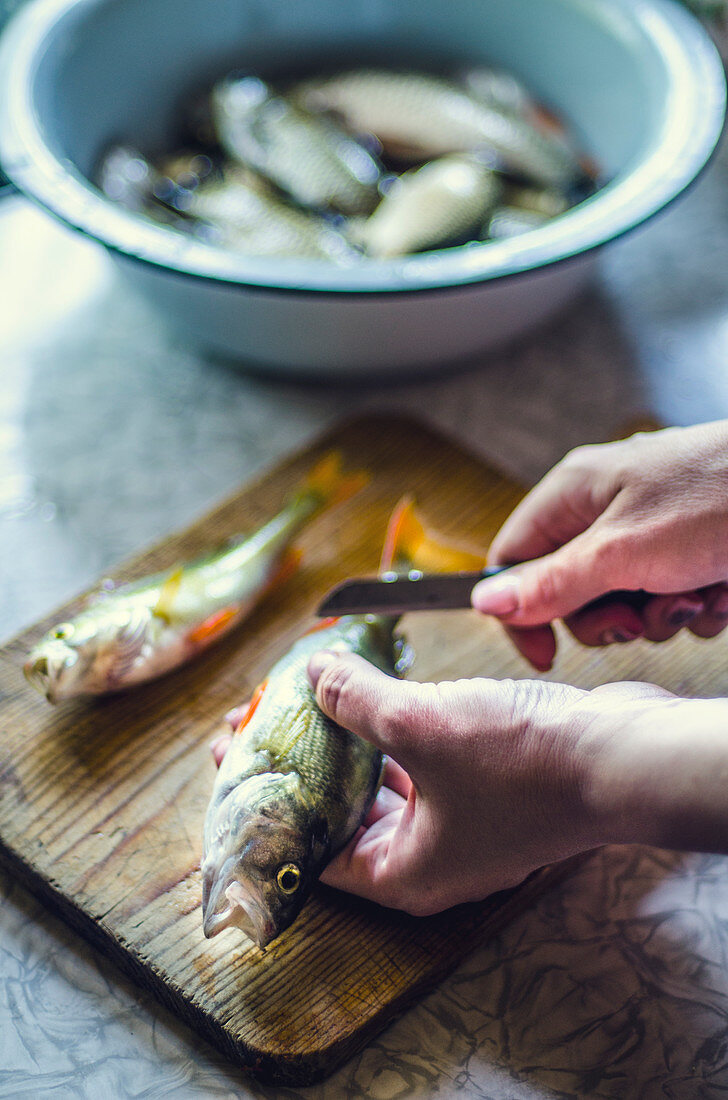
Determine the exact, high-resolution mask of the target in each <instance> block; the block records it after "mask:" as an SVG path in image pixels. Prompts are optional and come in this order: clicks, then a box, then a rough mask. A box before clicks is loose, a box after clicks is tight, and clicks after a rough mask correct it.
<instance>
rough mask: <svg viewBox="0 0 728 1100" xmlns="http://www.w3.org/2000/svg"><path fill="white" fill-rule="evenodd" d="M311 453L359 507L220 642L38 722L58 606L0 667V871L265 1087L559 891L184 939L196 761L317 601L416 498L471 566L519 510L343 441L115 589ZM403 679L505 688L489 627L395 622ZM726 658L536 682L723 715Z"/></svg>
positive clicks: (435, 458)
mask: <svg viewBox="0 0 728 1100" xmlns="http://www.w3.org/2000/svg"><path fill="white" fill-rule="evenodd" d="M332 447H335V448H338V449H340V450H341V451H342V453H343V456H344V459H345V462H346V464H347V466H349V467H350V468H361V467H364V468H366V469H367V470H368V471H369V472H370V474H371V481H370V483H369V485H368V486H367V487H366V488H365V489H364V490H363V491H362V492H361V493H359V494H358V495H357V496H356V497H354V498H353V499H351V500H349V501H348V502H346V503H345V504H343V505H340V506H339V507H337V508H335V509H333V510H332V511H330V512H328V513H327V514H325V515H323V516H321V517H320V518H319V519H317V520H316V521H315V522H314V523H313V524H312V525H311V527H310V528H309V529H308V530H307V531H306V532H305V533H304V535H303V536H302V538H301V539H300V545H301V547H302V549H303V551H304V564H303V567H302V569H301V570H300V572H299V573H298V574H297V575H296V576H295V577H293V578H291V579H290V580H289V581H287V582H286V583H285V585H284V586H283V587H281V588H280V589H279V590H278V591H277V592H275V593H274V594H273V595H272V596H271V597H269V598H268V599H267V601H266V602H265V604H264V605H261V607H260V608H259V610H258V611H257V612H256V613H255V614H254V615H253V616H252V618H251V619H249V620H248V622H247V624H245V625H244V626H243V627H242V628H241V629H239V630H238V631H237V633H236V634H235V635H234V636H232V637H230V638H228V639H226V640H224V641H222V642H221V643H220V644H219V645H218V646H217V648H215V649H214V650H212V651H210V652H208V654H207V655H205V656H203V657H202V658H201V659H199V660H198V661H197V662H196V663H194V664H192V665H190V666H189V667H188V668H186V669H183V670H180V671H179V672H177V673H174V674H172V675H170V676H168V677H166V678H165V679H164V680H161V681H159V682H157V683H156V684H152V685H149V686H147V687H145V688H141V689H137V690H136V691H135V692H130V693H128V694H125V695H118V696H116V697H114V698H109V699H105V700H100V701H96V702H78V703H68V704H64V705H62V706H59V707H57V708H52V707H50V706H49V705H48V704H47V703H46V702H45V701H44V700H43V699H41V697H40V696H39V695H37V694H36V693H35V692H34V691H33V690H32V689H31V688H30V687H29V686H28V685H27V684H26V683H25V681H24V679H23V676H22V673H21V668H22V663H23V660H24V657H25V655H26V653H27V651H28V649H29V647H30V646H31V645H32V644H33V643H34V642H35V641H36V640H37V639H38V638H39V636H40V635H41V634H42V633H43V632H44V631H45V630H46V629H47V628H48V627H49V626H50V625H52V623H54V622H57V621H58V620H59V619H64V618H68V617H69V615H70V614H71V613H72V611H73V610H74V609H75V607H76V606H78V603H79V602H80V600H79V601H76V602H75V603H74V604H72V605H69V606H67V607H66V608H62V609H61V610H59V611H56V612H55V613H54V614H53V615H52V616H49V618H48V619H47V620H45V621H44V622H42V623H38V624H37V625H36V626H34V627H32V628H31V629H30V630H28V631H26V632H25V633H23V634H22V635H21V636H19V637H17V638H15V639H14V640H13V641H11V642H10V643H8V644H7V645H6V646H5V647H4V649H3V650H2V651H0V738H1V740H0V746H1V747H0V858H2V860H3V862H4V863H5V864H6V865H7V866H8V867H9V868H10V870H11V872H12V873H14V874H16V875H17V876H18V878H19V879H20V880H22V881H23V882H24V883H25V885H26V886H28V887H29V888H30V889H31V890H33V891H34V893H36V894H37V895H38V896H39V897H40V898H41V899H43V900H44V901H45V902H47V903H48V905H49V906H50V907H51V908H52V909H53V911H54V912H56V913H59V914H60V915H61V916H63V917H64V918H65V919H66V920H67V921H68V922H69V923H70V924H71V925H72V926H73V927H74V928H76V929H78V931H79V932H80V933H81V934H82V935H83V936H85V937H86V938H87V939H88V940H90V941H91V942H92V943H93V944H94V945H95V946H97V947H99V948H100V949H101V950H103V951H105V952H106V953H107V954H108V955H110V956H111V957H112V958H113V959H114V960H115V961H116V963H117V964H118V965H119V966H120V967H121V968H122V969H123V970H124V971H125V972H126V973H128V974H130V975H131V976H132V977H134V978H135V979H136V980H137V981H138V982H139V983H140V984H142V985H143V986H145V987H146V988H150V989H152V990H153V991H154V992H155V993H156V994H157V996H158V997H159V999H160V1000H161V1001H163V1002H164V1003H165V1004H166V1005H168V1006H169V1007H171V1008H172V1009H173V1011H174V1012H175V1014H176V1015H177V1016H178V1017H181V1018H182V1019H184V1020H185V1021H186V1022H187V1023H188V1024H189V1025H190V1026H191V1027H192V1028H193V1029H194V1031H195V1032H196V1033H197V1034H203V1035H205V1036H206V1037H207V1038H208V1039H209V1040H210V1041H211V1042H213V1043H214V1044H215V1045H216V1046H218V1047H219V1048H220V1049H221V1050H222V1051H223V1052H224V1053H225V1054H226V1055H228V1056H229V1057H230V1058H231V1059H232V1060H233V1061H235V1062H237V1063H239V1064H240V1065H242V1066H244V1067H245V1068H246V1069H247V1070H248V1071H250V1072H252V1073H255V1074H257V1075H258V1076H259V1077H260V1078H262V1079H265V1080H273V1081H278V1082H287V1083H291V1084H299V1085H301V1084H307V1083H311V1082H314V1081H316V1080H319V1079H321V1078H322V1077H324V1076H326V1075H327V1074H328V1073H330V1072H331V1071H332V1070H334V1069H335V1068H336V1067H337V1066H338V1065H339V1064H340V1063H341V1062H342V1061H344V1060H345V1059H347V1058H349V1057H350V1056H351V1055H352V1054H353V1053H354V1052H355V1051H356V1050H357V1049H358V1048H360V1047H361V1046H362V1045H363V1044H364V1043H366V1042H367V1041H368V1040H370V1039H371V1038H372V1037H373V1036H374V1035H375V1034H376V1033H377V1032H378V1031H380V1030H381V1029H382V1028H383V1027H384V1026H385V1025H386V1024H387V1023H388V1022H389V1021H390V1020H391V1019H392V1018H393V1017H394V1016H395V1015H397V1014H398V1013H400V1012H401V1011H402V1010H403V1009H404V1008H405V1007H406V1006H407V1005H408V1004H410V1003H412V1001H413V1000H414V999H415V998H417V997H418V996H420V995H421V994H422V993H423V992H424V991H426V990H427V989H428V988H430V987H431V986H432V985H433V984H434V983H435V982H436V981H437V980H438V979H440V978H441V977H442V976H444V975H445V974H446V973H447V972H448V971H450V970H451V969H452V968H453V967H454V966H455V965H456V964H457V963H458V961H459V960H460V959H461V958H462V957H463V956H464V955H465V953H466V952H467V951H468V950H470V949H471V948H472V947H473V946H475V945H476V944H479V943H482V942H483V941H484V940H485V939H486V937H487V936H488V935H490V934H492V932H493V931H494V929H496V928H497V927H499V926H501V925H502V924H503V923H504V922H505V921H506V920H508V919H509V918H510V917H512V916H513V915H515V914H516V913H519V912H521V911H523V909H524V908H527V907H528V906H529V905H531V904H532V903H533V900H534V898H535V897H536V896H537V895H538V894H539V893H540V892H541V891H543V890H544V889H545V888H546V887H547V886H549V885H550V884H552V883H553V882H554V880H555V879H556V878H558V877H559V876H560V875H563V873H564V871H565V870H566V869H568V867H567V866H565V865H561V866H560V867H559V868H552V869H546V870H544V871H542V872H540V873H539V874H538V875H536V876H534V877H533V878H532V879H530V880H529V882H528V883H526V884H525V885H524V886H522V887H520V888H519V889H518V890H516V891H513V892H511V893H510V894H507V895H499V896H497V897H495V898H493V899H490V900H489V901H487V902H484V903H482V904H479V905H473V906H466V907H461V908H459V909H456V910H452V911H450V912H448V913H445V914H443V915H440V916H438V917H434V918H428V919H426V920H417V919H413V918H409V917H406V916H404V915H402V914H397V913H394V912H390V911H386V910H383V909H379V908H377V907H376V906H373V905H369V904H366V903H363V902H361V901H359V900H357V899H354V898H350V897H346V896H343V895H338V894H336V893H335V892H334V891H327V890H325V889H324V888H323V887H321V888H319V890H318V892H317V893H316V895H315V897H314V898H313V899H312V900H311V901H310V902H309V904H308V905H307V906H306V908H305V910H304V913H303V914H302V916H301V918H300V919H299V921H298V922H297V923H296V924H295V925H294V927H293V928H292V929H290V930H289V931H288V932H287V933H285V934H284V935H283V936H282V937H281V938H280V939H279V940H278V941H276V942H275V943H274V944H273V945H271V946H270V947H269V948H268V950H267V951H265V952H261V951H259V950H258V949H257V948H255V947H253V946H252V945H247V946H246V941H244V940H243V939H241V938H240V936H239V934H238V933H236V932H235V931H234V930H231V931H228V932H225V933H223V934H221V935H220V936H218V937H217V938H215V939H214V940H212V941H207V940H205V939H204V937H203V935H202V928H201V918H200V898H201V883H200V872H199V864H200V849H201V834H202V822H203V817H204V813H205V808H206V804H207V800H208V797H209V793H210V790H211V788H212V784H213V779H214V765H213V761H212V757H211V754H210V750H209V747H208V743H209V741H210V739H211V738H212V737H213V736H214V735H215V734H216V732H218V730H219V728H220V723H221V716H222V715H224V714H225V712H226V711H227V710H228V709H229V708H230V707H231V706H232V705H233V704H235V703H237V702H239V701H242V700H243V699H245V698H246V697H247V696H248V695H249V694H250V692H251V689H252V688H253V687H254V685H255V684H257V683H258V682H259V681H260V680H261V679H262V678H263V675H264V674H265V672H266V670H267V669H268V668H269V666H270V665H271V664H272V663H273V661H274V660H275V659H276V658H277V657H278V656H279V655H280V654H281V653H283V652H284V651H285V650H286V648H287V647H288V646H289V645H290V644H291V643H292V642H293V641H294V640H295V638H296V637H297V636H298V635H299V634H300V633H302V631H304V630H305V629H307V627H308V626H310V624H311V622H312V618H313V613H314V609H315V607H316V605H317V602H318V600H319V598H320V597H321V595H322V594H323V593H324V592H325V591H326V590H327V589H328V588H329V587H330V586H331V585H332V584H334V583H335V582H336V581H337V580H340V579H342V578H344V577H346V576H348V575H355V574H361V573H367V572H372V571H374V570H375V569H376V566H377V561H378V557H379V552H380V549H381V542H382V537H383V532H384V529H385V525H386V521H387V518H388V516H389V513H390V511H391V509H392V507H393V505H394V504H395V502H396V501H397V499H398V498H399V497H400V495H401V494H402V493H404V492H412V493H414V494H415V496H416V498H417V500H418V502H419V503H420V506H421V508H422V510H423V512H424V513H425V514H426V516H427V518H428V520H429V522H430V523H431V524H432V526H434V527H436V528H437V529H439V530H440V531H442V532H443V533H445V534H447V535H449V536H456V537H458V538H460V539H465V540H468V541H469V542H471V543H473V544H475V545H477V546H482V547H486V546H487V545H488V543H489V541H490V539H491V537H492V535H493V534H494V532H495V531H496V529H497V528H498V526H499V525H500V523H501V522H502V520H503V519H504V518H505V516H506V515H507V514H508V513H509V511H510V510H511V509H512V507H513V505H514V503H515V502H516V500H517V499H518V497H519V496H520V495H521V490H520V489H519V488H518V487H517V486H516V485H514V484H513V483H512V482H510V481H508V480H506V479H505V478H504V477H502V476H501V475H500V474H499V473H497V472H496V471H494V470H492V469H490V468H489V467H487V466H485V465H483V463H482V462H480V461H478V460H476V459H475V458H473V457H472V456H469V455H467V454H465V453H463V452H462V451H461V450H459V449H458V448H457V447H456V446H454V445H453V444H452V443H449V442H447V441H446V440H444V439H443V438H442V437H440V436H439V435H436V434H434V433H433V432H432V431H430V430H429V429H425V428H423V427H421V426H418V425H415V424H413V423H411V422H409V421H405V420H400V419H396V418H384V417H379V418H376V419H371V418H370V419H361V420H357V421H354V422H352V423H349V424H344V425H342V426H340V427H338V428H337V429H336V430H334V431H333V432H332V433H331V434H330V435H329V436H328V437H327V438H326V439H323V440H321V441H320V442H319V443H317V444H315V445H314V446H312V447H311V448H310V449H308V450H307V451H306V452H305V453H302V454H299V455H297V456H295V457H294V458H292V459H290V460H288V461H286V462H284V463H283V464H282V465H280V466H279V467H277V468H276V469H275V470H273V471H272V472H271V473H269V474H267V475H266V476H264V477H263V478H261V479H260V480H258V481H256V482H254V483H253V484H251V485H249V486H247V487H245V488H244V489H243V490H241V491H240V492H239V493H237V494H236V495H235V496H234V497H233V498H232V499H230V500H229V501H227V502H226V503H225V504H223V505H222V506H220V507H218V508H216V509H215V511H214V512H212V513H211V514H210V515H209V516H207V517H206V518H204V519H202V520H201V521H200V522H198V523H196V524H194V525H193V526H192V527H191V528H189V529H188V530H187V531H184V532H182V533H181V534H178V535H175V536H173V537H171V538H169V539H167V540H165V541H164V542H163V543H161V544H160V545H158V546H156V547H154V548H153V549H151V550H149V551H147V552H146V553H144V554H142V555H141V556H140V557H139V558H136V559H135V560H134V561H132V562H130V563H128V564H126V565H123V566H121V567H119V569H118V570H116V572H115V574H114V576H115V578H116V579H119V580H121V579H124V580H127V579H132V578H134V577H138V576H140V575H143V574H144V573H147V572H150V571H152V570H156V569H160V568H163V567H167V566H169V565H171V564H173V563H175V562H177V561H178V560H180V559H183V558H188V557H191V556H194V555H196V554H199V553H201V552H203V551H205V550H207V549H209V548H210V547H214V546H217V545H218V544H219V543H220V542H221V541H223V540H224V539H226V538H227V537H228V536H231V535H233V534H235V533H238V532H241V531H246V530H250V529H252V528H254V527H256V526H257V525H258V524H260V523H262V522H263V521H264V520H266V519H267V518H268V517H270V516H271V515H272V514H273V513H274V512H275V511H276V510H277V509H278V507H279V506H280V505H281V503H282V501H283V500H284V498H285V496H286V495H287V493H288V492H289V491H290V489H291V488H292V487H293V486H294V485H295V484H296V483H297V482H298V481H299V480H300V479H301V477H302V476H303V475H304V474H305V472H306V471H307V470H308V469H309V468H310V466H311V465H312V464H313V462H314V461H315V460H316V458H317V457H318V456H320V455H321V454H322V453H324V452H325V451H327V450H329V449H331V448H332ZM402 625H403V629H404V631H405V633H406V634H407V636H408V638H409V639H410V641H411V642H412V643H413V645H414V647H415V650H416V652H417V660H416V663H415V667H414V669H413V671H412V673H411V675H412V676H413V677H415V678H418V679H448V678H454V677H458V676H472V675H477V674H480V675H490V676H497V677H501V676H526V675H529V670H528V668H527V667H526V665H525V664H524V663H523V662H522V661H521V660H520V658H518V657H517V656H516V655H515V654H514V653H513V651H512V649H511V648H510V646H509V645H508V643H507V642H506V641H505V639H504V638H503V636H502V634H501V632H500V630H499V628H498V627H497V625H496V624H494V623H492V622H488V621H485V620H482V619H480V618H479V617H478V616H476V615H475V614H474V613H471V612H467V611H462V612H447V613H435V614H429V613H428V614H425V613H423V614H421V615H411V616H408V617H407V618H406V619H405V620H403V624H402ZM724 666H725V647H724V645H723V644H722V643H720V642H713V643H711V644H710V645H709V646H706V645H705V644H704V643H702V644H701V643H699V642H696V641H695V640H692V639H688V638H681V639H678V640H676V641H675V642H673V643H671V644H670V645H668V646H665V647H650V646H647V645H642V644H640V643H637V644H636V645H632V646H629V647H621V648H620V649H616V650H613V651H610V652H607V653H601V652H598V651H590V650H585V649H581V648H579V647H578V646H576V645H572V644H570V643H569V642H568V641H565V642H564V643H563V644H562V647H561V656H560V659H559V663H558V665H557V669H556V671H555V673H554V678H558V679H564V680H568V681H570V682H572V683H576V684H580V685H582V686H591V685H593V684H597V683H601V682H605V681H607V680H613V679H624V678H631V679H638V678H644V679H652V680H655V681H657V682H660V683H662V684H664V685H665V686H666V687H671V688H673V689H674V690H679V691H684V692H692V693H694V694H706V695H707V694H713V693H719V692H721V693H726V691H727V690H728V674H726V672H725V671H724Z"/></svg>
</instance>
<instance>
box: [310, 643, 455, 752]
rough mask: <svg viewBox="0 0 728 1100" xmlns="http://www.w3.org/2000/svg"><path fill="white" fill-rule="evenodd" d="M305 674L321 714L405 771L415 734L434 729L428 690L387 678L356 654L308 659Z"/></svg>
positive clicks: (325, 653) (322, 654) (321, 654)
mask: <svg viewBox="0 0 728 1100" xmlns="http://www.w3.org/2000/svg"><path fill="white" fill-rule="evenodd" d="M308 675H309V679H310V681H311V684H312V686H313V688H314V690H315V692H316V702H317V703H318V705H319V706H320V708H321V710H322V711H323V712H324V714H327V715H328V716H329V718H332V719H333V720H334V721H335V722H337V723H338V724H339V725H340V726H343V727H344V728H345V729H348V730H351V731H352V733H356V734H358V735H359V736H360V737H363V738H364V739H365V740H366V741H370V742H371V743H372V744H373V745H376V747H377V748H378V749H380V750H381V751H382V752H383V753H385V754H386V755H387V756H390V757H393V758H394V759H395V760H398V761H399V763H400V764H402V765H403V766H404V767H407V755H408V750H409V747H410V744H411V742H412V741H413V731H415V730H417V731H419V733H420V734H426V733H427V731H428V729H429V728H430V726H431V725H432V713H431V709H430V705H429V703H428V693H427V692H426V691H425V690H423V689H424V688H425V687H426V685H423V684H417V683H412V682H408V681H406V680H397V679H395V677H393V676H387V675H385V673H383V672H381V671H380V669H378V668H375V667H374V665H371V664H369V662H368V661H365V660H364V659H363V658H362V657H359V656H357V655H356V654H353V653H345V654H342V653H336V652H331V651H328V650H324V651H322V652H319V653H316V654H314V655H313V656H312V658H311V660H310V661H309V665H308ZM440 717H441V716H440ZM418 749H419V746H418ZM408 770H410V769H408Z"/></svg>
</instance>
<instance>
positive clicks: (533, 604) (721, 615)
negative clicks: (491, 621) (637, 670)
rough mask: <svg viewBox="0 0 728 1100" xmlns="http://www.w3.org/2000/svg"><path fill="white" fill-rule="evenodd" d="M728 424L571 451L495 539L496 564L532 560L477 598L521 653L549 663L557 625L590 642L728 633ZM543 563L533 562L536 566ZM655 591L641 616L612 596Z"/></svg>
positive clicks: (483, 587) (477, 592)
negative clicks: (605, 598)
mask: <svg viewBox="0 0 728 1100" xmlns="http://www.w3.org/2000/svg"><path fill="white" fill-rule="evenodd" d="M727 503H728V422H725V421H723V422H716V423H713V424H702V425H698V426H696V427H691V428H669V429H666V430H664V431H661V432H653V433H649V434H639V435H635V436H633V437H632V438H631V439H627V440H623V441H620V442H617V443H608V444H602V445H597V446H588V447H579V448H577V449H576V450H574V451H572V452H570V454H568V455H567V456H566V458H564V459H563V461H562V462H560V463H559V464H558V465H557V466H555V467H554V469H553V470H551V472H550V473H548V474H547V475H546V477H544V478H543V480H542V481H541V482H540V483H539V484H538V485H537V486H536V487H535V488H534V489H533V490H532V491H531V492H530V493H529V494H528V495H527V496H526V497H525V499H524V500H523V501H522V502H521V504H520V505H519V506H518V507H517V508H516V509H515V511H514V512H513V514H512V515H511V516H510V518H509V519H508V520H507V521H506V523H505V524H504V525H503V527H502V529H501V531H500V532H499V534H498V535H497V536H496V538H495V540H494V542H493V544H492V547H491V555H490V559H489V560H490V563H491V564H494V565H498V564H508V563H512V562H524V563H527V564H523V565H517V566H515V567H514V568H513V569H509V570H508V572H507V574H505V575H503V576H499V577H495V578H493V579H488V580H485V581H483V582H482V583H480V584H479V585H477V587H476V588H475V589H474V591H473V597H472V600H473V606H474V607H475V608H476V609H477V610H478V611H481V612H483V613H485V614H490V615H496V616H497V617H498V618H500V619H501V620H502V622H503V623H504V625H505V627H506V629H507V631H508V633H509V634H510V636H511V637H512V639H513V641H514V643H515V644H516V646H517V647H518V649H519V650H520V651H521V652H522V653H523V655H524V656H525V657H526V658H527V659H528V660H529V661H530V662H531V664H533V665H534V666H535V667H536V668H538V669H540V670H546V669H548V668H549V667H550V666H551V662H552V661H553V658H554V654H555V652H556V642H555V638H554V632H553V630H552V628H551V625H550V624H551V623H552V622H553V621H554V620H555V619H559V618H563V619H564V621H565V623H566V625H567V626H568V627H569V629H570V630H571V632H572V633H573V634H574V635H575V636H576V637H577V638H578V639H579V641H581V642H583V643H584V644H585V645H594V646H596V645H609V644H611V643H614V642H628V641H632V640H633V639H634V638H638V637H645V638H648V639H649V640H650V641H654V642H662V641H666V640H667V639H668V638H671V637H672V636H673V635H674V634H676V633H677V631H678V630H680V629H681V627H683V626H686V627H687V628H688V629H689V630H690V631H692V633H693V634H696V635H698V636H699V637H703V638H710V637H713V636H715V635H716V634H719V633H720V631H722V630H723V629H724V628H725V626H726V625H728V584H727V583H726V581H727V579H728V508H727V507H726V504H727ZM532 559H537V560H532ZM639 589H644V590H646V591H647V592H651V593H657V595H655V596H653V597H652V598H651V599H648V600H647V601H646V603H645V604H644V606H643V607H642V608H641V609H640V610H636V609H635V607H634V606H632V605H631V604H629V603H627V602H615V601H614V600H610V601H609V602H607V603H604V604H602V605H599V604H598V605H592V606H587V607H585V605H588V604H590V603H591V601H594V600H596V599H598V598H599V597H601V596H603V595H605V594H606V593H609V592H613V591H615V590H631V591H636V590H639Z"/></svg>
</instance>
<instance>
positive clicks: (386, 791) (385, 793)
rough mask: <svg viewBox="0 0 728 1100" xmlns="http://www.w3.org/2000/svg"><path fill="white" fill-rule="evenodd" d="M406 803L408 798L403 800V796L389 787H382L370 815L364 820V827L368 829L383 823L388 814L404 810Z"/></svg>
mask: <svg viewBox="0 0 728 1100" xmlns="http://www.w3.org/2000/svg"><path fill="white" fill-rule="evenodd" d="M406 801H407V799H406V798H403V797H402V795H401V794H397V793H396V791H393V790H391V789H390V788H389V787H380V788H379V790H378V791H377V797H376V798H375V799H374V801H373V803H372V805H371V808H370V810H369V813H368V814H367V816H366V817H365V818H364V827H365V828H367V829H368V828H370V826H372V825H374V824H375V823H376V822H377V821H381V819H382V818H383V817H386V816H387V814H391V813H393V812H394V811H395V810H402V809H403V807H404V804H405V802H406Z"/></svg>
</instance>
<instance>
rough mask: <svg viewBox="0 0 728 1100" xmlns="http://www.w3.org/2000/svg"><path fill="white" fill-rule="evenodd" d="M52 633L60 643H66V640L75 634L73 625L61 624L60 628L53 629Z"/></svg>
mask: <svg viewBox="0 0 728 1100" xmlns="http://www.w3.org/2000/svg"><path fill="white" fill-rule="evenodd" d="M51 633H52V635H53V637H54V638H57V639H58V641H60V642H62V641H65V639H66V638H70V637H71V635H72V634H73V623H59V624H58V626H56V627H54V628H53V630H52V631H51Z"/></svg>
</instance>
